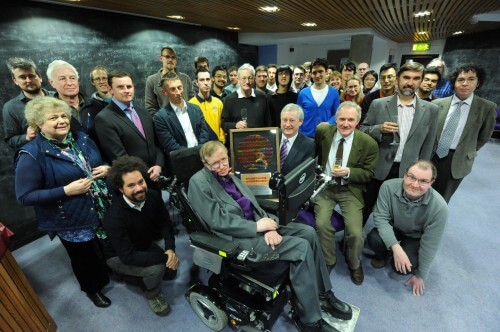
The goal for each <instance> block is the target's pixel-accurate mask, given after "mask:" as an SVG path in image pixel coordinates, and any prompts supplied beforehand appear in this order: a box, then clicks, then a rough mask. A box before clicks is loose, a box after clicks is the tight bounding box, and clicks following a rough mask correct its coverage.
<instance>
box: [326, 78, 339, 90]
mask: <svg viewBox="0 0 500 332" xmlns="http://www.w3.org/2000/svg"><path fill="white" fill-rule="evenodd" d="M328 84H329V85H331V86H333V87H334V88H335V89H337V90H338V89H340V85H341V84H342V79H341V78H340V77H339V76H331V77H330V81H329V82H328Z"/></svg>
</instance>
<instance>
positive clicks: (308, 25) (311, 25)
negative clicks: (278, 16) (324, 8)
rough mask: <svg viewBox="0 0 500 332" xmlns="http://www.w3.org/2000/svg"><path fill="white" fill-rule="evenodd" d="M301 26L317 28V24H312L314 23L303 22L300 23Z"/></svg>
mask: <svg viewBox="0 0 500 332" xmlns="http://www.w3.org/2000/svg"><path fill="white" fill-rule="evenodd" d="M301 25H302V26H303V27H315V26H317V24H316V23H314V22H304V23H302V24H301Z"/></svg>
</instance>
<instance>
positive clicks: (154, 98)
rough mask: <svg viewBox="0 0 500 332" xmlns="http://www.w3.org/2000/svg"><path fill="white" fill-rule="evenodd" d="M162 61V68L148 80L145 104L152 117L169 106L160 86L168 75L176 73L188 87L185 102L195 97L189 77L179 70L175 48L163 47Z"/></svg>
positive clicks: (184, 96) (184, 94) (185, 91)
mask: <svg viewBox="0 0 500 332" xmlns="http://www.w3.org/2000/svg"><path fill="white" fill-rule="evenodd" d="M160 61H161V63H162V68H161V69H160V70H159V71H158V72H157V73H156V74H153V75H151V76H149V77H148V78H147V80H146V90H145V104H146V110H147V111H148V112H149V114H151V116H153V115H154V114H155V113H156V112H158V111H159V110H160V108H163V107H165V106H167V104H168V96H166V95H164V94H163V93H162V90H163V87H162V86H161V85H160V81H161V78H162V77H163V76H164V75H166V74H167V73H174V74H176V75H177V76H179V78H180V79H181V82H182V85H183V86H184V87H186V88H185V89H184V93H183V98H184V100H189V99H191V98H192V97H194V95H195V92H194V89H193V83H192V82H191V79H190V78H189V76H188V75H186V74H184V73H181V72H179V71H178V70H177V54H176V53H175V51H174V49H173V48H171V47H163V48H162V49H161V52H160ZM207 64H208V63H207Z"/></svg>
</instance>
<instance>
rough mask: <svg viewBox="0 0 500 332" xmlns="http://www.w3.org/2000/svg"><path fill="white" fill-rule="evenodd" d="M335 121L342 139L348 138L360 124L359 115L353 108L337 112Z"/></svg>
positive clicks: (343, 108)
mask: <svg viewBox="0 0 500 332" xmlns="http://www.w3.org/2000/svg"><path fill="white" fill-rule="evenodd" d="M335 119H336V122H337V130H338V132H339V133H340V135H342V137H347V136H349V135H350V134H351V133H352V132H353V131H354V129H356V126H357V125H358V123H359V113H358V111H357V110H356V109H355V108H354V107H352V106H344V107H342V108H340V109H339V110H338V111H337V113H336V115H335Z"/></svg>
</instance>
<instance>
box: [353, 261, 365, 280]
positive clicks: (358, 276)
mask: <svg viewBox="0 0 500 332" xmlns="http://www.w3.org/2000/svg"><path fill="white" fill-rule="evenodd" d="M349 272H350V274H351V281H352V282H353V283H354V284H356V285H361V284H362V283H363V280H365V274H364V273H363V265H361V264H360V265H359V267H358V268H357V269H354V270H351V269H349Z"/></svg>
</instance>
